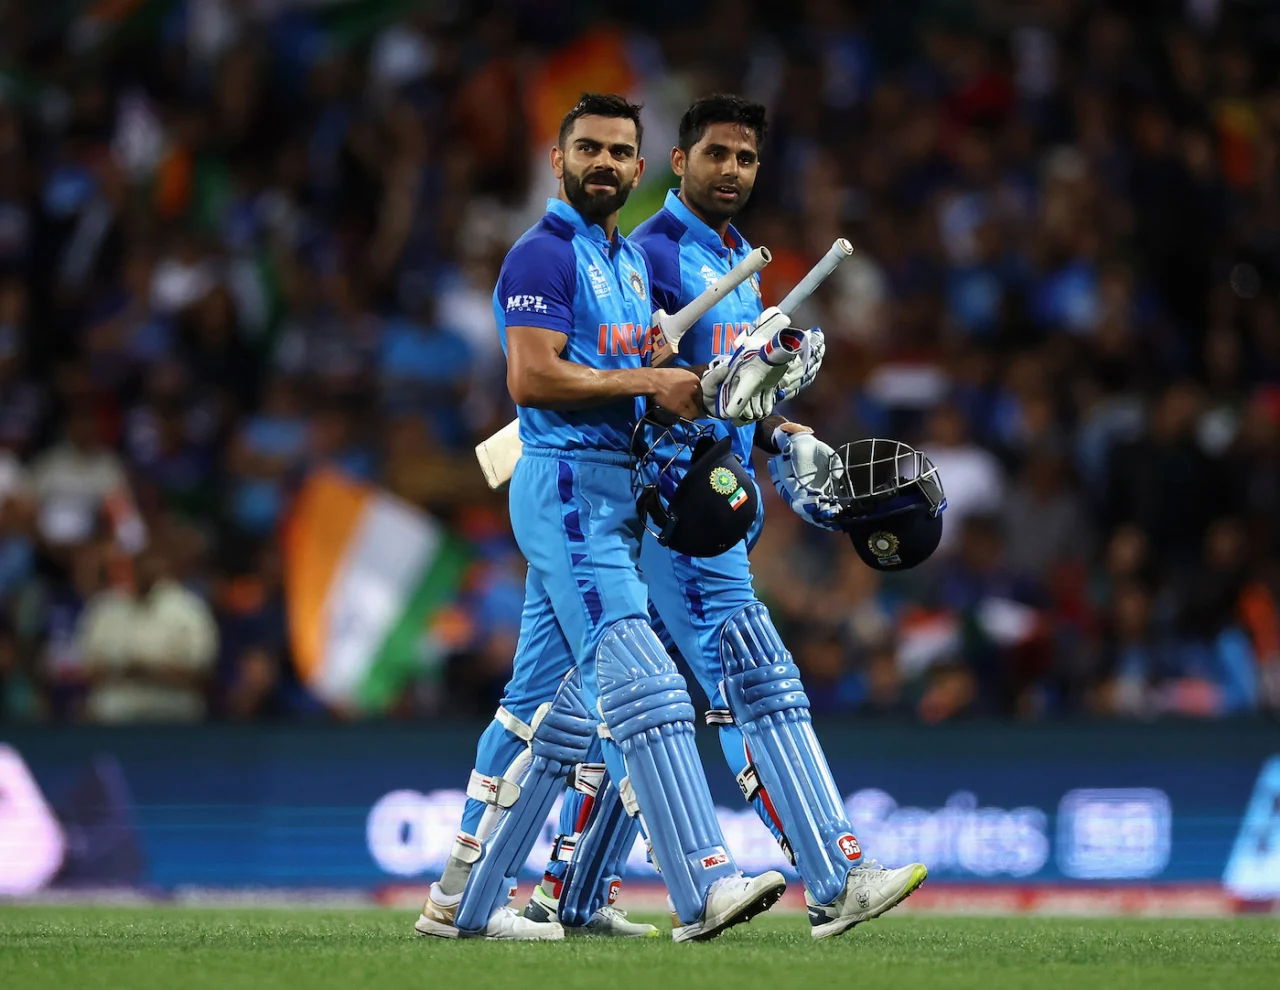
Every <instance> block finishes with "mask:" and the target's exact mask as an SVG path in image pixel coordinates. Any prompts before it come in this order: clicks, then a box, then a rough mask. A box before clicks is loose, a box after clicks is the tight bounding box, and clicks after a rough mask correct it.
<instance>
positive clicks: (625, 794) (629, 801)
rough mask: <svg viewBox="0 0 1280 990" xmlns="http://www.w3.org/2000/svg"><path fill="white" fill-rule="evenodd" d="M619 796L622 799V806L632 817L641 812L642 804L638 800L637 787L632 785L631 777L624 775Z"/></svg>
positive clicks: (619, 787)
mask: <svg viewBox="0 0 1280 990" xmlns="http://www.w3.org/2000/svg"><path fill="white" fill-rule="evenodd" d="M618 797H620V798H621V799H622V807H623V808H624V809H625V810H626V812H627V814H628V815H630V816H631V817H632V818H635V816H636V815H638V814H640V804H639V802H637V801H636V792H635V789H634V788H633V787H632V786H631V778H630V777H623V778H622V783H621V784H619V785H618Z"/></svg>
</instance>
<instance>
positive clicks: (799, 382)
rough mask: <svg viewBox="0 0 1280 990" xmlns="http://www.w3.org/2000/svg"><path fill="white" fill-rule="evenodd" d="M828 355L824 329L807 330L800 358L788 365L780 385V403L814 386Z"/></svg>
mask: <svg viewBox="0 0 1280 990" xmlns="http://www.w3.org/2000/svg"><path fill="white" fill-rule="evenodd" d="M826 353H827V338H826V335H825V334H824V333H823V332H822V327H814V328H813V329H812V330H806V331H805V335H804V347H803V350H802V351H801V352H800V357H799V358H797V359H796V360H795V361H792V362H791V363H790V364H789V365H787V371H786V374H784V375H783V376H782V381H780V382H779V383H778V401H779V402H785V401H786V400H787V399H794V398H795V397H796V396H797V395H799V394H800V393H801V392H803V391H804V390H805V389H807V388H808V387H809V386H810V385H812V384H813V380H814V379H815V378H816V377H818V369H819V368H821V367H822V359H823V358H824V357H825V356H826Z"/></svg>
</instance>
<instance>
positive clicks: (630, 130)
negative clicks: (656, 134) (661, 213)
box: [551, 114, 644, 229]
mask: <svg viewBox="0 0 1280 990" xmlns="http://www.w3.org/2000/svg"><path fill="white" fill-rule="evenodd" d="M551 170H552V171H553V172H554V173H555V176H556V178H557V179H559V180H560V196H561V198H562V199H564V200H565V202H567V203H568V204H569V205H570V206H572V207H573V208H574V209H575V210H577V211H578V212H579V213H581V214H582V216H583V217H584V218H585V219H586V220H587V221H588V222H590V223H598V224H600V225H601V226H604V227H606V229H608V228H609V227H611V225H612V223H613V221H614V219H615V218H616V215H617V212H618V210H620V209H622V204H624V203H625V202H626V201H627V197H628V196H630V195H631V190H632V189H634V188H635V187H636V185H637V184H638V183H639V181H640V176H642V175H643V174H644V159H643V158H641V157H640V149H639V147H638V143H637V138H636V125H635V124H634V123H632V122H631V121H630V120H628V119H626V118H625V117H600V116H597V115H595V114H587V115H586V116H583V117H579V118H578V119H577V120H575V121H574V123H573V128H572V129H571V130H570V131H569V133H568V134H566V135H565V139H564V147H556V148H552V149H551Z"/></svg>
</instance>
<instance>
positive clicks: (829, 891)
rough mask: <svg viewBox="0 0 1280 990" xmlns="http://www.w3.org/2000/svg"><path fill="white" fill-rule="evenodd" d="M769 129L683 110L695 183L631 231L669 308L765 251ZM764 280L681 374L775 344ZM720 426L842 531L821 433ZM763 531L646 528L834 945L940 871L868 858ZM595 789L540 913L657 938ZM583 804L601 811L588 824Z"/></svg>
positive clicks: (786, 385) (711, 105)
mask: <svg viewBox="0 0 1280 990" xmlns="http://www.w3.org/2000/svg"><path fill="white" fill-rule="evenodd" d="M765 130H766V122H765V109H764V107H763V106H761V105H759V104H756V103H750V102H747V101H745V100H742V99H740V98H738V97H735V96H711V97H707V98H705V99H701V100H698V101H697V102H696V103H694V104H693V105H692V106H691V107H689V109H688V111H687V112H686V113H685V114H684V116H683V118H682V120H681V122H680V131H679V143H678V145H677V147H675V148H674V149H673V150H672V152H671V167H672V170H673V171H674V172H675V174H676V175H677V176H679V177H680V186H679V188H678V189H674V190H671V191H670V192H669V193H668V194H667V199H666V204H665V206H664V207H663V209H662V210H660V211H659V212H658V213H657V214H655V215H654V216H653V217H651V218H650V219H649V220H646V221H645V222H644V223H642V224H640V226H639V227H637V228H636V230H635V231H634V233H633V234H632V235H631V241H632V243H635V244H639V245H640V246H641V247H642V248H643V249H644V251H645V254H646V255H647V257H648V261H649V265H650V268H651V270H652V274H653V297H654V298H653V303H654V305H655V306H657V307H661V308H662V309H664V310H666V311H667V312H675V311H676V310H677V309H679V308H680V306H681V305H683V304H684V303H685V302H687V301H688V300H690V299H692V298H693V297H694V296H696V295H697V294H698V293H700V292H702V290H703V289H704V288H705V286H706V285H707V283H708V281H710V280H714V279H716V278H718V277H720V276H722V275H724V273H725V272H727V271H728V270H729V269H730V268H732V267H733V266H734V265H735V264H737V263H738V262H739V261H740V260H741V259H742V258H743V257H744V256H745V255H746V254H747V253H748V252H749V251H750V250H751V246H750V245H749V244H747V243H746V241H745V239H744V238H743V237H742V235H741V234H740V233H739V232H738V231H737V230H736V229H735V228H734V226H733V225H732V223H731V221H732V220H733V218H734V217H735V216H736V215H737V214H738V212H739V211H740V210H741V209H742V207H743V206H744V205H745V204H746V202H747V200H748V198H749V197H750V195H751V191H752V187H753V185H754V183H755V178H756V174H757V171H758V169H759V166H760V148H761V145H762V143H763V141H764V137H765ZM757 285H758V283H756V282H755V281H754V280H752V282H750V283H744V284H743V285H742V286H740V287H738V288H737V289H736V290H734V291H733V293H732V294H731V295H730V296H729V297H728V298H726V299H725V300H723V301H722V302H719V303H717V305H716V306H715V308H714V309H712V310H711V311H710V313H708V315H707V316H705V317H703V318H702V320H701V321H699V322H698V323H696V324H694V326H693V327H692V328H691V329H690V330H689V331H688V332H687V333H686V335H685V336H684V338H683V339H682V340H681V345H680V350H679V352H678V357H677V365H678V366H683V367H689V368H698V369H701V368H702V367H703V366H706V365H713V366H715V367H720V368H723V367H724V365H725V362H726V361H728V360H729V359H730V358H731V357H732V356H734V355H742V354H743V353H744V352H749V351H751V350H752V349H753V348H754V347H758V346H759V344H760V343H762V342H763V341H755V342H752V341H751V334H752V332H753V330H754V329H755V328H756V325H757V323H758V322H759V321H760V318H761V310H762V303H761V300H760V295H759V289H758V287H757ZM775 312H776V311H775ZM809 336H810V346H809V348H808V351H807V354H806V358H805V359H804V360H802V361H796V362H793V364H792V365H791V366H790V368H789V370H788V376H787V377H786V378H784V379H783V381H782V383H781V386H780V389H779V392H780V393H781V397H783V398H789V397H791V396H792V395H794V394H795V393H796V392H798V391H800V389H801V388H803V387H805V386H806V385H807V384H808V383H809V382H811V381H812V380H813V377H814V375H816V373H817V371H818V366H819V365H820V364H821V360H822V353H823V346H822V341H821V331H816V330H815V331H810V332H809ZM766 339H767V337H766ZM744 340H746V341H747V346H746V347H745V348H744V347H743V346H742V345H743V342H744ZM720 380H721V376H718V375H715V374H711V375H705V376H704V382H705V383H707V388H705V389H704V398H705V404H706V406H707V408H709V409H713V408H714V407H715V405H716V401H717V396H716V390H715V387H714V386H715V384H716V383H717V382H718V381H720ZM769 408H771V403H770V404H769ZM709 422H711V423H712V424H714V425H715V427H716V429H717V430H718V431H719V433H720V435H724V434H725V433H728V434H729V435H730V436H731V438H732V443H733V449H734V451H735V453H736V454H737V455H738V456H739V457H740V458H741V459H742V461H743V462H744V463H745V464H746V465H748V466H749V465H750V464H751V453H752V447H753V446H759V447H762V448H763V449H764V450H766V451H767V452H769V453H770V454H772V455H775V457H774V461H773V463H772V464H771V469H773V470H774V471H775V473H776V474H778V475H779V487H780V490H781V491H782V492H783V495H784V498H786V499H787V501H788V503H789V504H790V505H791V507H792V508H793V509H794V510H795V511H796V512H797V513H798V514H799V515H800V516H801V518H803V519H805V520H806V521H807V522H810V523H813V524H815V525H819V526H823V527H824V528H832V527H831V526H830V520H831V517H832V516H833V515H834V513H835V511H836V507H835V506H833V505H831V504H830V503H826V502H824V500H823V499H822V498H821V497H820V496H819V495H817V493H815V492H811V491H806V490H804V486H803V485H801V484H799V483H798V482H797V479H799V478H806V477H810V478H811V477H813V475H814V466H815V465H816V464H818V463H825V462H826V461H827V460H828V459H829V458H830V456H831V448H830V447H829V446H827V445H826V444H824V443H822V442H821V441H819V440H817V439H816V438H815V437H814V436H813V434H812V431H811V430H810V429H809V428H808V427H806V426H801V425H799V424H797V423H790V422H787V421H786V419H785V418H784V417H782V416H780V415H776V414H774V415H769V416H767V417H766V418H764V419H761V420H759V421H758V422H752V423H748V424H747V425H745V426H741V427H733V426H731V425H730V424H728V423H726V422H724V421H723V420H710V421H709ZM672 456H675V457H676V458H677V459H676V463H675V471H674V473H675V474H676V475H677V476H680V475H682V474H683V473H684V472H685V471H686V470H687V469H688V467H689V458H690V453H689V449H688V448H684V449H682V450H680V451H678V452H677V451H676V450H671V451H670V452H669V453H665V452H664V453H659V455H658V456H657V458H656V459H657V461H658V462H660V463H666V462H667V461H668V460H669V459H670V457H672ZM758 524H759V520H757V529H756V530H755V531H754V532H753V534H752V537H753V538H752V539H750V540H749V541H745V542H740V543H738V544H737V545H735V546H734V547H733V548H732V549H730V550H729V551H727V552H725V553H722V554H720V555H719V556H715V557H696V556H687V555H685V554H681V553H678V552H675V551H674V550H673V549H671V548H670V547H665V546H662V545H661V544H660V543H659V542H658V540H657V539H656V538H655V537H654V536H653V534H652V533H646V535H645V537H644V542H643V547H642V551H641V570H642V571H643V574H644V581H645V584H646V586H647V588H648V594H649V600H650V603H651V606H650V610H651V615H652V616H653V620H654V625H655V628H657V629H658V630H659V632H660V634H662V637H663V640H664V643H666V645H668V646H669V647H672V646H673V647H674V648H676V649H678V650H679V652H680V654H681V655H682V656H683V657H684V659H685V660H686V662H687V663H688V665H689V667H690V669H691V670H692V672H693V674H694V675H695V677H696V678H697V680H698V682H699V683H700V684H701V686H702V688H703V690H704V691H705V692H706V694H707V697H708V698H709V699H710V703H711V708H710V711H708V712H707V716H706V719H707V722H708V723H710V724H712V725H715V726H717V727H718V729H719V735H720V742H721V747H722V749H723V750H724V755H725V758H726V760H727V761H728V764H729V768H730V770H731V771H732V772H733V773H734V774H735V776H736V778H737V780H738V783H739V785H740V787H741V789H742V791H743V795H744V796H745V798H746V799H747V800H748V801H749V802H750V803H751V804H752V806H753V807H754V808H755V809H756V811H757V813H758V814H759V815H760V817H761V819H762V820H763V821H764V823H765V825H766V826H768V828H769V829H770V831H772V833H773V834H774V836H775V837H776V838H777V840H778V841H779V843H780V844H781V846H782V848H783V850H784V852H785V854H786V855H787V856H788V858H789V859H790V860H791V861H792V863H793V864H794V865H795V867H796V869H797V871H798V872H799V874H800V876H801V878H802V879H803V880H804V885H805V899H806V902H807V904H808V907H809V919H810V923H811V926H812V927H811V933H812V935H813V937H814V938H824V937H828V936H832V935H838V934H840V933H841V932H844V931H846V930H848V929H849V928H851V927H852V926H853V925H855V924H858V923H859V922H861V921H865V920H867V919H869V918H874V917H878V916H879V915H880V914H883V913H884V912H885V911H887V910H889V909H890V908H892V907H893V906H894V905H896V904H898V903H900V902H901V901H902V900H903V899H904V898H906V897H907V896H908V895H909V894H910V893H911V892H912V891H914V890H915V889H916V888H917V887H919V886H920V884H921V883H923V882H924V880H925V878H926V876H927V870H926V869H925V867H924V865H923V864H920V863H913V864H910V865H908V866H904V867H901V868H898V869H885V868H883V867H881V866H879V865H878V864H876V863H874V862H873V861H870V860H869V859H866V858H864V856H863V853H862V850H861V847H860V845H859V843H858V840H857V839H856V838H855V837H854V834H853V831H852V829H851V828H850V825H849V822H848V819H847V817H846V816H845V813H844V807H843V803H842V800H841V798H840V794H839V791H838V790H837V788H836V786H835V783H834V781H833V780H832V776H831V771H830V769H829V767H828V764H827V761H826V757H825V756H824V754H823V752H822V748H821V746H820V744H819V743H818V740H817V738H816V736H815V735H814V731H813V726H812V722H811V719H810V716H809V704H808V699H807V698H806V696H805V694H804V692H803V687H802V685H801V683H800V680H799V671H798V670H797V669H796V667H795V665H794V663H793V662H792V658H791V655H790V653H789V652H788V651H787V649H786V647H785V646H784V645H783V644H782V642H781V640H780V639H779V637H778V633H777V630H776V629H775V628H774V625H773V622H772V621H771V620H770V617H769V612H768V609H766V608H765V606H764V605H763V604H761V602H760V601H759V600H758V599H757V598H756V596H755V593H754V591H753V590H752V583H751V571H750V567H749V564H748V561H747V552H748V544H749V543H751V544H753V543H754V536H755V534H756V533H758ZM609 776H612V774H611V773H610V775H609ZM606 779H607V778H606ZM614 779H616V778H614ZM581 790H582V789H579V791H571V792H570V797H569V798H567V799H566V801H565V803H564V805H563V808H562V814H561V824H560V831H561V835H560V836H559V837H558V838H557V840H556V842H555V844H554V846H553V855H554V856H555V859H554V860H553V862H551V863H550V864H548V867H547V873H546V877H545V879H544V880H543V883H542V884H541V885H540V886H539V887H537V888H535V890H534V894H533V897H532V899H531V901H530V902H529V905H528V907H527V908H526V909H525V917H526V918H530V919H537V920H540V921H552V920H559V921H560V922H561V923H562V924H563V925H564V926H565V928H566V930H567V931H569V932H571V933H578V932H580V933H584V934H616V935H633V936H634V935H642V934H645V932H644V931H641V930H639V929H640V928H641V927H642V926H636V925H634V923H630V922H625V920H624V919H622V918H621V917H620V912H616V911H610V910H609V909H608V905H610V904H612V902H613V899H614V898H615V897H616V895H617V890H618V884H619V874H620V873H621V871H622V868H623V865H624V864H625V862H626V857H627V854H628V851H629V850H630V848H631V846H632V844H633V841H634V838H635V834H636V829H637V823H636V821H635V819H634V818H629V817H627V816H626V815H625V814H624V813H623V811H622V809H621V808H620V803H621V802H620V799H619V797H618V792H617V788H616V787H615V786H614V785H613V783H612V782H611V781H610V782H609V783H608V784H607V786H604V789H602V790H598V793H597V794H595V797H594V799H593V798H592V797H590V796H588V795H585V794H583V793H581ZM584 804H590V805H593V806H592V807H590V808H588V809H586V812H585V813H584V807H583V806H584ZM566 851H568V852H569V853H571V854H572V855H565V852H566ZM570 862H572V864H573V865H572V868H570ZM566 874H567V876H566ZM602 910H603V911H604V913H603V914H602V913H601V912H602Z"/></svg>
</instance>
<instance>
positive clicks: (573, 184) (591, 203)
mask: <svg viewBox="0 0 1280 990" xmlns="http://www.w3.org/2000/svg"><path fill="white" fill-rule="evenodd" d="M610 181H613V182H616V183H617V185H616V186H615V187H614V190H613V192H587V183H588V182H610ZM564 195H565V199H567V200H568V201H569V205H570V206H572V207H573V208H574V209H575V210H577V211H578V212H579V213H581V214H582V215H583V216H584V217H586V219H588V220H591V221H593V222H596V221H600V220H603V219H604V218H605V217H607V216H609V215H610V214H613V213H617V212H618V210H620V209H622V206H623V204H624V203H626V201H627V197H628V196H630V195H631V187H630V186H629V185H625V184H623V183H622V181H621V180H620V179H618V177H617V176H614V175H599V174H597V175H594V176H578V175H574V174H572V173H571V172H570V171H569V170H568V169H565V172H564Z"/></svg>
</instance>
